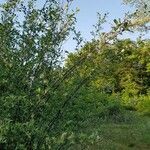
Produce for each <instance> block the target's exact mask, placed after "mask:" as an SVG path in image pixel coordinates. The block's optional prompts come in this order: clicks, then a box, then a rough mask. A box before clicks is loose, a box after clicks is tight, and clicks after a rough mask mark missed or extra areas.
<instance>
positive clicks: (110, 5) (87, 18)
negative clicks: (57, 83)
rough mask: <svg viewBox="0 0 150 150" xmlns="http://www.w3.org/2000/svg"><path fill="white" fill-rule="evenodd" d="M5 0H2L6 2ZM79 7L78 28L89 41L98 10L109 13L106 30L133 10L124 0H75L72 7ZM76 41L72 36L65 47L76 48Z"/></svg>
mask: <svg viewBox="0 0 150 150" xmlns="http://www.w3.org/2000/svg"><path fill="white" fill-rule="evenodd" d="M4 1H5V0H0V3H1V2H4ZM42 3H43V0H38V5H39V6H40V5H42ZM76 7H78V8H79V9H80V11H79V13H78V14H77V16H76V17H77V24H76V28H77V30H78V31H80V32H81V34H82V37H83V38H84V39H85V40H87V41H89V40H90V39H91V34H90V32H91V31H92V30H93V25H94V24H95V23H96V21H97V12H99V13H102V14H104V13H106V12H108V13H109V17H108V23H107V24H106V25H105V26H104V30H105V31H106V32H108V31H109V29H110V26H111V25H110V23H112V22H113V20H114V19H115V18H123V16H124V14H125V13H126V12H128V11H130V10H131V8H130V7H129V6H126V5H123V3H122V0H74V1H73V4H72V9H75V8H76ZM128 37H131V38H132V39H135V38H136V37H137V36H136V34H129V33H127V34H124V35H123V38H128ZM75 45H76V44H75V42H74V41H73V40H72V36H70V38H69V40H68V41H67V42H66V43H65V45H64V48H65V49H66V50H68V51H73V50H74V48H75Z"/></svg>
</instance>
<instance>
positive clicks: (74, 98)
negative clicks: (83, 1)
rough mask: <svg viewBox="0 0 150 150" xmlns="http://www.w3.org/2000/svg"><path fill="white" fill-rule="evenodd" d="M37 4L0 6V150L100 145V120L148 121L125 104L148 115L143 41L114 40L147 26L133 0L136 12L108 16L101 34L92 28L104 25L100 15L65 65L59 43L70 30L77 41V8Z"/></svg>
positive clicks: (149, 63)
mask: <svg viewBox="0 0 150 150" xmlns="http://www.w3.org/2000/svg"><path fill="white" fill-rule="evenodd" d="M37 2H38V1H37V0H27V1H23V0H13V1H12V0H11V1H10V0H7V1H6V2H5V3H3V4H2V5H1V6H0V8H1V12H0V14H1V17H0V149H2V150H5V149H6V150H8V149H16V150H31V149H33V150H40V149H44V150H47V149H52V150H53V149H54V150H55V149H79V150H80V149H92V148H94V149H99V148H102V149H103V148H104V147H103V146H104V145H105V142H106V141H105V140H104V143H102V144H100V145H99V144H98V142H100V143H101V138H102V137H101V136H99V134H102V135H103V136H104V137H105V136H106V135H105V133H103V132H102V129H103V125H104V126H105V124H106V127H107V126H108V124H113V125H112V126H114V125H115V124H118V125H119V124H126V126H127V127H129V129H130V128H132V124H134V123H137V122H138V121H139V123H140V125H141V126H143V124H144V123H145V122H147V121H145V120H144V122H143V120H140V119H139V118H140V117H138V115H137V114H134V112H130V111H127V110H126V109H130V110H138V111H139V112H142V113H143V114H148V115H149V114H150V107H149V106H150V41H149V40H142V39H140V38H139V39H138V40H137V41H132V40H130V39H125V40H120V39H119V38H118V35H120V34H122V33H123V32H124V31H131V30H132V31H134V30H135V29H136V27H137V26H138V27H140V28H141V27H142V28H144V29H145V30H147V28H146V27H147V26H146V25H147V23H148V22H149V18H148V19H147V17H148V13H145V17H146V19H144V20H143V21H141V20H140V19H139V17H138V16H137V14H138V15H139V14H140V12H141V8H139V5H138V2H139V1H134V2H136V7H137V8H138V9H139V10H138V11H137V12H138V13H137V12H136V13H135V14H132V15H129V16H128V18H125V19H123V20H121V19H118V20H117V19H115V20H114V25H113V27H112V30H111V31H110V32H108V33H105V32H103V33H101V32H100V31H99V29H101V24H102V23H105V22H106V21H105V17H106V15H104V17H102V16H101V17H100V18H99V22H98V24H97V25H95V27H96V32H97V33H96V34H93V35H94V36H95V35H96V36H95V37H94V39H93V40H92V41H91V42H87V43H85V45H83V47H82V48H81V49H78V50H77V51H76V52H74V53H70V54H69V55H68V57H67V59H66V63H65V64H64V65H63V61H62V60H63V57H64V53H65V51H64V50H63V49H62V45H63V43H64V42H65V41H66V39H67V38H68V36H69V35H70V33H71V32H73V33H75V34H76V37H75V39H76V40H77V42H78V44H80V42H81V41H82V40H81V38H80V33H78V32H76V30H75V22H76V18H75V14H76V12H77V11H78V10H76V11H73V10H70V5H71V3H72V0H67V1H58V0H45V1H44V2H43V5H42V6H39V7H37V6H38V5H37ZM126 2H132V1H131V0H130V1H126ZM148 4H149V3H148ZM148 4H147V6H146V7H142V9H146V10H147V7H148V6H149V5H148ZM126 19H129V20H126ZM93 33H94V32H93ZM97 36H98V37H97ZM125 108H126V109H125ZM146 119H147V118H146ZM148 119H149V118H148ZM148 119H147V120H148ZM137 120H138V121H137ZM148 123H149V122H148ZM148 123H147V124H148ZM100 125H101V128H99V126H100ZM140 125H139V126H136V127H135V130H136V128H137V129H138V130H139V131H140V133H146V131H147V130H148V129H149V126H148V125H145V126H144V128H143V129H142V130H141V126H140ZM108 127H109V126H108ZM92 129H93V132H92V131H91V130H92ZM119 130H122V129H119ZM104 131H105V132H106V133H107V132H108V131H110V128H108V130H106V129H104ZM135 133H136V134H135V135H137V134H138V133H137V131H135ZM107 134H108V135H109V133H107ZM145 135H146V136H145V140H144V144H145V145H146V147H147V146H149V143H148V142H147V141H148V140H149V138H150V137H149V135H147V134H145ZM133 137H134V138H136V139H137V141H140V138H142V137H140V138H137V137H135V136H133ZM105 138H106V139H107V136H106V137H105ZM110 143H111V142H110ZM110 143H109V144H110ZM137 143H138V142H137ZM96 145H98V147H96ZM106 145H107V144H106ZM132 145H133V144H132V143H129V146H132ZM107 146H108V147H109V148H110V145H107ZM107 146H106V147H107ZM113 146H114V147H115V146H116V147H117V146H118V145H116V143H114V145H113ZM118 148H120V147H118Z"/></svg>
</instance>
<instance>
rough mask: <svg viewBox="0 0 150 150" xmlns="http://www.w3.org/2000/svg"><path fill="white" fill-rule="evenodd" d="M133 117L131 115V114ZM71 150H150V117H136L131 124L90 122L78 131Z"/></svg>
mask: <svg viewBox="0 0 150 150" xmlns="http://www.w3.org/2000/svg"><path fill="white" fill-rule="evenodd" d="M130 115H131V114H130ZM76 136H78V140H77V141H76V142H77V143H78V144H75V145H74V146H72V147H70V148H68V149H71V150H74V149H77V150H81V149H82V150H150V117H146V116H138V115H135V116H134V119H133V118H132V121H130V122H126V123H125V122H120V123H119V122H118V123H114V122H113V121H112V122H111V121H106V122H102V121H101V120H96V118H95V121H94V120H93V121H89V122H86V123H85V127H84V128H82V129H81V130H80V131H78V134H77V135H76Z"/></svg>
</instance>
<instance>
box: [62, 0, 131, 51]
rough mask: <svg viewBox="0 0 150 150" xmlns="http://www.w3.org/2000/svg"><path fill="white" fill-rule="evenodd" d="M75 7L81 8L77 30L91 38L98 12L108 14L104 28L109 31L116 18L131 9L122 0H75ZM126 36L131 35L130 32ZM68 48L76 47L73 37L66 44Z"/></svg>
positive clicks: (84, 36) (86, 37)
mask: <svg viewBox="0 0 150 150" xmlns="http://www.w3.org/2000/svg"><path fill="white" fill-rule="evenodd" d="M72 7H73V9H75V8H76V7H78V8H79V9H80V11H79V13H78V14H77V16H76V17H77V24H76V27H77V30H79V31H81V34H82V36H83V38H84V39H86V40H87V41H88V40H90V39H91V34H90V31H92V30H93V25H94V24H95V23H96V22H97V12H99V13H101V14H104V13H106V12H108V13H109V15H108V23H107V24H105V26H104V30H105V31H106V32H108V31H109V30H110V26H111V24H110V23H112V22H113V20H114V19H115V18H122V17H124V14H125V13H126V12H128V11H130V10H131V8H130V7H129V6H127V5H123V3H122V0H74V2H73V5H72ZM124 37H129V35H128V34H126V35H124ZM64 47H65V48H66V49H67V50H69V51H72V50H73V49H74V47H75V42H73V41H72V40H71V39H70V40H69V41H68V42H66V44H65V46H64Z"/></svg>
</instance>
